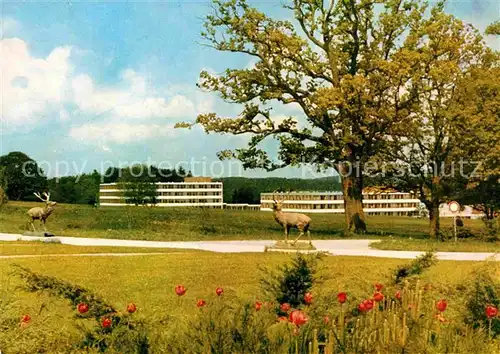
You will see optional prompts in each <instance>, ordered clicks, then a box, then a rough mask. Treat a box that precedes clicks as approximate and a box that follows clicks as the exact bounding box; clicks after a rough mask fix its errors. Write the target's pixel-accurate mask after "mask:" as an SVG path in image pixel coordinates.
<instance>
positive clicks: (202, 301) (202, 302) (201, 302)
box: [196, 299, 207, 307]
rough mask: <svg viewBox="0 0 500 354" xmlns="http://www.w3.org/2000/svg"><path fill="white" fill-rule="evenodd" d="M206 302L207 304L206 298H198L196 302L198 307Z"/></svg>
mask: <svg viewBox="0 0 500 354" xmlns="http://www.w3.org/2000/svg"><path fill="white" fill-rule="evenodd" d="M206 304H207V302H206V301H205V300H202V299H200V300H198V302H196V306H198V307H203V306H205V305H206Z"/></svg>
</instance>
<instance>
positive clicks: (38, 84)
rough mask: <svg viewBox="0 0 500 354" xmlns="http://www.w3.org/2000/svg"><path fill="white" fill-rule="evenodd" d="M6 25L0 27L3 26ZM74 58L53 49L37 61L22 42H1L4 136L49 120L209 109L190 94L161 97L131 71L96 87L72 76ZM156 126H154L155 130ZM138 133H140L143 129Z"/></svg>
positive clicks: (191, 114) (189, 114)
mask: <svg viewBox="0 0 500 354" xmlns="http://www.w3.org/2000/svg"><path fill="white" fill-rule="evenodd" d="M7 23H8V22H5V20H3V22H2V24H3V25H4V27H5V26H6V24H7ZM8 26H9V27H12V26H13V24H9V25H8ZM74 53H76V54H77V55H81V54H82V53H84V51H83V50H80V49H78V48H72V47H69V46H65V47H57V48H55V49H54V50H52V52H50V54H49V55H48V56H47V57H45V58H43V57H42V58H40V57H35V56H33V55H32V54H31V52H30V49H29V47H28V45H27V43H26V42H25V41H23V40H22V39H20V38H6V39H2V40H1V41H0V64H1V67H0V69H1V71H2V75H1V79H0V80H1V82H0V84H1V87H0V89H1V91H0V111H1V121H2V126H1V130H2V132H9V131H16V129H21V128H22V129H23V130H29V129H30V128H32V127H33V126H35V125H36V124H43V123H44V122H45V121H47V120H49V119H53V118H55V119H57V118H59V120H60V121H70V120H71V119H72V118H73V117H77V119H81V118H82V117H90V118H94V119H96V118H98V119H101V118H102V119H109V117H113V118H121V119H122V120H123V119H124V120H129V119H132V120H146V119H147V120H151V119H165V118H167V119H168V118H187V119H194V118H195V117H196V115H197V113H198V112H200V111H206V110H207V109H209V108H211V107H212V103H210V101H209V100H200V99H199V97H198V96H197V93H196V92H195V91H194V90H193V91H192V92H190V93H189V92H186V93H183V94H167V95H165V94H164V92H165V91H166V89H165V88H162V89H161V92H162V93H159V90H157V89H156V88H155V87H152V85H150V84H149V83H148V82H147V80H146V78H145V76H142V75H140V74H138V73H137V72H135V71H134V70H132V69H126V70H124V71H123V72H122V74H121V76H120V78H119V79H118V81H117V82H116V83H115V84H113V85H99V84H97V83H96V82H95V80H94V79H93V78H92V77H91V76H89V75H87V74H85V73H83V74H79V75H77V76H74V75H73V72H74V67H73V64H72V61H71V57H72V56H73V54H74ZM68 107H72V108H71V109H69V108H68ZM96 116H98V117H96ZM99 116H102V117H99ZM155 123H157V122H152V124H153V126H156V125H154V124H155ZM124 129H126V128H124ZM141 131H142V132H143V133H144V129H143V130H141ZM127 134H128V133H127V132H125V133H124V135H127ZM148 134H149V133H148ZM161 134H163V133H162V132H159V133H158V135H161ZM115 136H116V134H115ZM112 140H113V139H112ZM115 141H116V142H120V141H121V140H120V139H115Z"/></svg>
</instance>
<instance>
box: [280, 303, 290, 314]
mask: <svg viewBox="0 0 500 354" xmlns="http://www.w3.org/2000/svg"><path fill="white" fill-rule="evenodd" d="M290 308H291V307H290V304H289V303H288V302H285V303H283V304H281V306H280V310H281V311H282V312H288V311H290Z"/></svg>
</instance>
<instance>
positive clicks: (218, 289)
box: [215, 288, 224, 296]
mask: <svg viewBox="0 0 500 354" xmlns="http://www.w3.org/2000/svg"><path fill="white" fill-rule="evenodd" d="M215 293H216V294H217V296H221V295H222V294H223V293H224V289H222V288H217V289H215Z"/></svg>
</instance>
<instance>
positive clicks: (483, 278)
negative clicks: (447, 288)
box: [465, 262, 500, 337]
mask: <svg viewBox="0 0 500 354" xmlns="http://www.w3.org/2000/svg"><path fill="white" fill-rule="evenodd" d="M488 305H491V306H494V307H496V308H497V309H500V266H499V265H498V264H495V263H493V262H487V263H486V264H485V265H483V266H482V267H479V268H477V269H475V270H474V272H473V277H472V282H471V284H470V286H469V289H468V292H467V303H466V307H467V314H466V316H465V323H467V324H469V325H472V326H473V327H474V328H481V327H482V328H489V325H490V324H489V320H488V318H487V316H486V312H485V310H486V306H488ZM491 335H492V336H493V337H496V336H500V317H498V316H497V317H495V318H493V319H492V321H491Z"/></svg>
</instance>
